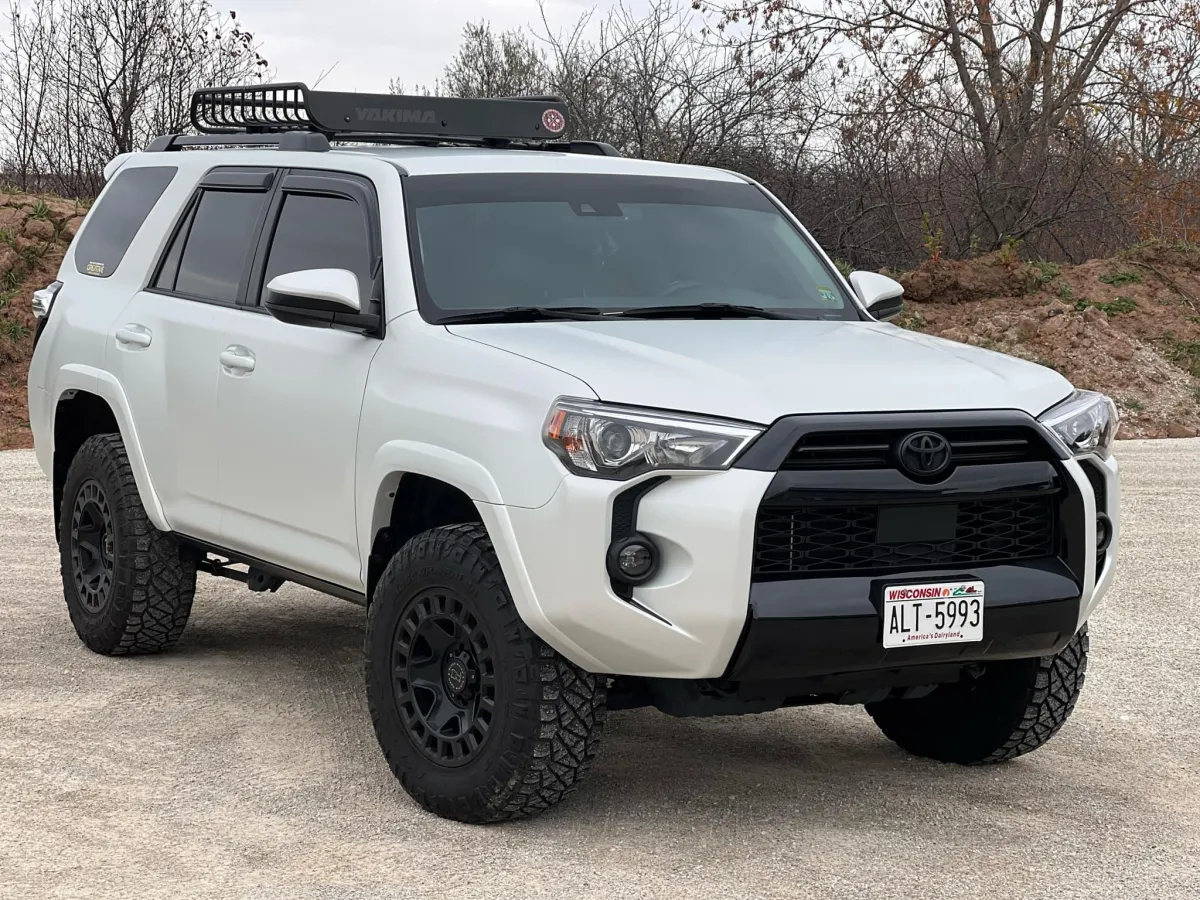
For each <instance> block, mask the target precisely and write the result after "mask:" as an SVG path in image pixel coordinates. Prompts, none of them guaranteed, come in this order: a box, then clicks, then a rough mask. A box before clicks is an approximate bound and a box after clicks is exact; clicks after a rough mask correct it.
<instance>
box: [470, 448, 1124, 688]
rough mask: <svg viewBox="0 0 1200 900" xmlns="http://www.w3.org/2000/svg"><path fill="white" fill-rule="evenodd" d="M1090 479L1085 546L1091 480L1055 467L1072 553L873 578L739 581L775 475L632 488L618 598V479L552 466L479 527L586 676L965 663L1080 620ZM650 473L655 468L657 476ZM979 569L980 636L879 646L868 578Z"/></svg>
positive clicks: (1102, 561) (1110, 502)
mask: <svg viewBox="0 0 1200 900" xmlns="http://www.w3.org/2000/svg"><path fill="white" fill-rule="evenodd" d="M1087 464H1088V465H1092V466H1094V469H1095V471H1094V477H1096V478H1098V479H1099V480H1101V481H1102V482H1103V484H1104V485H1105V489H1106V494H1107V513H1108V515H1109V517H1110V518H1111V520H1112V529H1113V534H1112V539H1111V542H1110V544H1109V547H1108V549H1107V552H1106V553H1104V554H1103V556H1102V557H1100V558H1098V557H1097V553H1096V526H1095V522H1096V514H1097V508H1096V500H1095V496H1096V495H1095V492H1094V489H1093V487H1092V484H1091V482H1090V481H1089V479H1088V476H1087V474H1086V472H1085V470H1084V468H1083V466H1082V465H1081V463H1080V461H1078V460H1074V459H1070V460H1062V461H1060V462H1059V463H1058V466H1059V467H1060V474H1061V475H1062V476H1063V477H1064V478H1065V479H1069V480H1070V482H1071V490H1072V493H1073V494H1075V495H1076V497H1077V501H1078V502H1077V504H1076V505H1077V507H1078V508H1077V509H1076V510H1075V513H1074V514H1073V520H1074V523H1075V524H1073V525H1072V528H1073V529H1075V531H1076V533H1075V535H1074V541H1075V547H1076V548H1077V550H1078V551H1079V552H1078V553H1077V556H1078V559H1077V560H1076V563H1077V565H1076V566H1074V567H1073V568H1071V567H1068V566H1067V565H1066V564H1064V563H1063V562H1062V561H1059V560H1056V559H1048V560H1044V561H1034V562H1028V563H1024V564H1021V565H1000V566H977V567H969V568H966V569H964V568H962V567H955V568H950V569H944V570H938V571H931V570H928V569H925V570H922V571H919V572H914V573H912V574H911V575H905V574H897V573H894V572H893V573H889V574H888V576H887V577H886V578H882V579H881V578H872V577H862V576H853V575H852V576H843V577H830V578H826V577H821V578H808V579H796V580H787V581H773V582H766V583H753V584H752V578H751V571H752V565H753V558H754V543H755V522H756V517H757V513H758V508H759V505H760V503H761V501H762V500H763V498H764V496H765V495H766V493H767V491H768V489H769V487H770V486H771V483H772V481H773V479H774V476H775V473H774V472H769V471H757V470H753V469H737V468H735V469H731V470H729V471H725V472H715V473H694V474H693V473H670V477H669V479H668V480H667V481H665V482H664V483H661V484H659V485H657V486H655V487H654V488H653V489H652V490H650V491H648V492H647V493H646V494H645V495H644V496H643V497H642V498H641V500H640V505H639V507H638V511H637V529H638V530H639V531H640V532H642V533H644V534H647V535H649V536H651V537H652V538H653V539H654V540H655V541H656V542H657V544H658V545H659V547H660V548H661V550H662V557H663V558H662V566H661V568H660V570H659V572H658V574H657V575H656V576H655V577H654V579H653V580H652V581H651V582H650V583H648V584H646V585H644V586H641V587H638V588H635V589H634V590H633V592H632V597H622V596H618V594H617V593H616V592H615V591H614V589H613V586H612V584H611V582H610V579H609V576H608V573H607V571H606V569H605V550H606V548H607V547H608V545H609V543H610V542H611V540H612V530H613V507H614V501H615V500H616V499H617V498H618V496H619V495H620V494H622V493H623V492H625V491H626V490H628V489H630V488H631V487H633V486H635V485H637V484H638V483H639V482H641V481H645V480H648V479H650V478H653V477H656V476H653V475H652V476H646V477H645V478H643V479H635V480H633V481H631V482H610V481H603V480H599V479H588V478H579V477H574V476H568V477H566V478H565V479H564V480H563V482H562V483H561V484H560V486H559V488H558V490H557V491H556V493H555V494H554V496H553V497H552V498H551V500H550V501H549V502H548V503H547V504H546V505H545V506H543V507H541V508H538V509H524V508H516V507H504V506H491V507H488V508H487V509H485V510H484V518H485V523H486V524H487V526H488V528H489V531H490V533H491V534H492V535H493V537H494V539H495V540H494V543H495V544H496V549H497V553H498V554H499V557H500V561H501V565H502V566H503V568H504V571H505V574H506V577H507V579H508V583H509V588H510V590H511V591H512V593H513V597H514V601H515V602H516V604H517V608H518V609H519V611H520V612H521V615H522V617H523V618H524V620H525V622H526V624H527V625H529V627H530V628H532V629H533V630H534V631H535V632H536V633H537V634H539V635H540V636H541V637H542V638H543V639H544V640H545V641H546V642H547V643H549V644H550V645H551V646H553V647H554V648H555V649H557V650H558V651H559V652H560V653H562V654H563V655H564V656H566V657H567V658H568V659H571V660H572V661H573V662H575V663H576V664H577V665H579V666H581V667H583V668H585V669H587V670H589V671H593V672H597V673H608V674H614V675H632V676H645V677H655V678H672V679H714V678H729V679H735V680H746V681H755V682H759V681H774V680H776V679H786V678H796V677H812V676H817V677H819V676H823V675H827V674H836V673H844V672H855V671H867V670H875V669H890V668H895V667H908V666H922V665H925V664H932V663H945V662H952V663H960V662H961V663H966V662H971V661H977V660H986V659H995V658H1010V657H1025V656H1038V655H1043V654H1047V653H1052V652H1055V651H1056V650H1057V649H1059V648H1060V647H1061V646H1063V645H1064V644H1065V643H1066V642H1067V641H1069V640H1070V638H1071V637H1072V635H1074V633H1075V632H1076V631H1077V630H1078V628H1079V627H1080V626H1082V624H1083V623H1084V622H1086V621H1087V619H1088V618H1089V617H1090V616H1091V614H1092V613H1093V612H1094V610H1095V608H1096V607H1097V605H1098V604H1099V603H1100V601H1101V600H1102V598H1103V596H1104V594H1105V592H1106V591H1107V589H1108V587H1109V585H1110V584H1111V582H1112V578H1113V571H1114V569H1115V559H1116V554H1117V552H1118V548H1119V544H1120V515H1119V495H1118V467H1117V463H1116V461H1115V459H1111V458H1110V459H1109V460H1107V461H1103V462H1102V461H1100V460H1094V459H1093V460H1089V461H1088V463H1087ZM657 477H661V473H660V475H659V476H657ZM939 574H940V575H949V576H952V577H959V576H967V575H969V576H971V577H975V578H982V579H983V580H984V581H985V583H986V585H987V589H986V607H985V619H984V623H985V624H984V629H985V631H984V640H983V641H982V642H981V643H975V644H958V645H941V646H934V647H913V648H903V649H893V650H888V651H884V650H883V647H882V643H881V640H880V634H879V630H880V625H879V621H880V619H879V614H878V612H877V610H876V607H875V606H874V605H873V603H872V596H873V594H872V591H873V590H874V589H875V585H876V584H877V583H878V582H880V581H887V582H889V583H896V582H904V581H914V582H916V581H927V580H931V579H932V580H936V579H937V577H938V576H939Z"/></svg>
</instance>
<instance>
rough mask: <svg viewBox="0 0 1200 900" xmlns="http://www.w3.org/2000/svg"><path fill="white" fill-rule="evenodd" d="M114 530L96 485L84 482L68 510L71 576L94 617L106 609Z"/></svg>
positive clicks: (113, 558)
mask: <svg viewBox="0 0 1200 900" xmlns="http://www.w3.org/2000/svg"><path fill="white" fill-rule="evenodd" d="M115 543H116V528H115V526H114V523H113V515H112V510H111V509H110V508H109V505H108V497H107V496H105V493H104V489H103V488H102V487H101V486H100V483H99V482H98V481H96V480H95V479H94V478H93V479H88V480H87V481H85V482H84V483H83V485H82V487H80V489H79V493H78V494H77V495H76V496H75V506H74V508H73V509H72V511H71V547H70V550H71V574H72V576H73V577H74V580H75V589H76V590H77V591H78V592H79V599H80V600H82V601H83V605H84V608H85V609H86V610H87V611H88V612H90V613H92V614H94V615H98V614H100V613H102V612H103V611H104V609H105V607H107V606H108V601H109V596H110V594H111V592H112V585H113V568H114V562H115V559H116V548H115Z"/></svg>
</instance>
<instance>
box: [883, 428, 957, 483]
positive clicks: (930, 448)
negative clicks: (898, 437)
mask: <svg viewBox="0 0 1200 900" xmlns="http://www.w3.org/2000/svg"><path fill="white" fill-rule="evenodd" d="M896 456H897V457H899V459H900V466H901V468H903V469H904V470H905V471H906V472H908V473H909V474H910V475H915V476H916V477H918V478H933V477H935V476H937V475H941V474H942V473H943V472H945V471H946V470H947V469H948V468H950V458H951V451H950V442H949V441H948V440H946V439H945V438H944V437H942V436H941V435H940V434H937V433H936V432H933V431H915V432H913V433H912V434H910V435H908V437H906V438H904V440H902V441H901V442H900V447H899V449H898V450H897V451H896Z"/></svg>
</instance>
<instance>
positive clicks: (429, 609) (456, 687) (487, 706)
mask: <svg viewBox="0 0 1200 900" xmlns="http://www.w3.org/2000/svg"><path fill="white" fill-rule="evenodd" d="M392 684H393V690H394V692H395V696H396V708H397V710H398V711H399V713H400V718H401V720H402V721H403V723H404V726H405V729H406V731H407V733H408V736H409V739H410V740H412V742H413V744H414V745H415V746H416V747H417V749H418V750H420V751H421V753H422V754H423V755H424V756H425V757H426V758H428V759H429V760H431V761H433V762H435V763H438V764H439V765H443V766H461V765H464V764H465V763H468V762H470V761H471V760H472V759H474V758H475V757H476V756H477V755H478V754H479V751H480V750H481V749H482V748H483V746H484V742H485V741H486V740H487V737H488V731H489V729H490V727H491V724H492V719H493V717H494V714H495V708H496V671H495V661H494V657H493V652H492V644H491V641H489V639H488V635H487V633H486V631H485V629H484V627H483V624H482V623H481V622H480V621H479V619H478V618H476V617H475V615H474V614H472V613H471V612H470V611H469V610H468V609H467V608H466V607H465V606H464V605H463V603H462V601H461V600H459V599H458V598H456V597H455V596H454V595H453V593H452V592H450V591H447V590H441V589H434V590H428V591H426V592H424V593H423V594H422V595H421V596H420V597H418V598H417V599H416V600H415V601H414V602H413V604H412V605H411V606H410V607H409V610H408V615H406V616H405V617H404V618H403V619H402V620H401V621H400V622H399V623H398V624H397V626H396V634H395V639H394V642H393V647H392Z"/></svg>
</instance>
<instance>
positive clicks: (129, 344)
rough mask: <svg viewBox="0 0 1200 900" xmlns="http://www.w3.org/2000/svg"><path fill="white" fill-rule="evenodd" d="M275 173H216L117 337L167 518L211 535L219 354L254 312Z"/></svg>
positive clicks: (215, 511) (118, 356) (114, 362)
mask: <svg viewBox="0 0 1200 900" xmlns="http://www.w3.org/2000/svg"><path fill="white" fill-rule="evenodd" d="M275 178H276V172H275V170H272V169H246V168H240V167H238V168H234V167H223V168H219V169H214V170H213V171H212V172H210V173H209V174H208V175H207V176H206V177H205V179H204V180H203V181H202V182H201V184H200V186H199V188H198V189H197V191H196V193H195V194H194V195H193V197H192V198H191V201H190V202H189V204H188V206H187V207H186V209H185V211H184V214H183V216H182V217H181V218H180V220H179V221H178V222H177V224H176V228H175V232H174V234H173V236H172V238H171V241H170V242H169V244H168V245H167V249H166V252H165V253H164V255H163V258H162V259H161V260H160V262H159V264H158V267H157V269H156V271H155V273H154V276H153V278H152V279H151V281H150V284H149V285H148V286H147V287H146V289H145V290H143V291H140V292H139V293H137V294H136V295H134V297H133V299H132V300H131V301H130V302H129V304H128V305H127V306H126V307H125V309H124V310H123V311H122V312H121V314H120V316H118V318H117V319H116V320H115V322H114V323H113V325H112V328H111V332H110V334H109V353H108V357H107V359H108V361H109V368H110V369H111V370H112V371H113V372H114V374H116V375H117V377H118V378H119V379H120V381H121V384H122V386H123V388H124V390H125V393H126V396H127V397H128V400H129V406H130V409H131V410H132V411H133V419H134V422H135V423H136V427H137V429H138V438H139V440H140V443H141V446H142V452H143V454H144V455H145V458H146V463H147V466H148V467H149V469H150V472H151V473H152V475H153V477H154V486H155V489H156V492H157V494H158V497H159V500H160V502H161V503H162V506H163V512H164V513H165V515H166V517H167V521H168V522H169V523H170V525H171V528H172V529H173V530H175V531H178V532H181V533H183V534H187V535H190V536H192V537H196V538H201V539H203V540H209V541H216V540H217V539H218V536H219V533H220V514H221V506H220V503H219V502H218V485H217V473H218V468H217V466H218V458H219V447H220V445H221V443H222V442H223V441H224V440H226V439H228V438H227V436H226V435H223V434H221V433H220V431H219V430H218V423H217V418H216V410H217V384H218V376H219V373H220V362H219V358H220V355H221V349H222V347H223V346H224V342H225V341H226V338H227V335H228V334H229V333H230V332H231V331H232V330H234V329H236V328H237V327H238V324H239V321H240V320H242V319H246V318H250V317H249V316H247V315H246V313H245V312H244V311H243V308H242V307H241V306H240V304H239V301H240V299H241V298H242V297H244V295H245V291H246V285H247V283H248V279H249V272H250V263H251V261H252V259H253V256H254V247H255V244H256V242H257V240H258V236H259V233H260V232H261V230H262V226H263V222H264V221H265V218H266V211H267V206H268V202H269V199H270V189H271V186H272V182H273V181H274V180H275Z"/></svg>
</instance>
